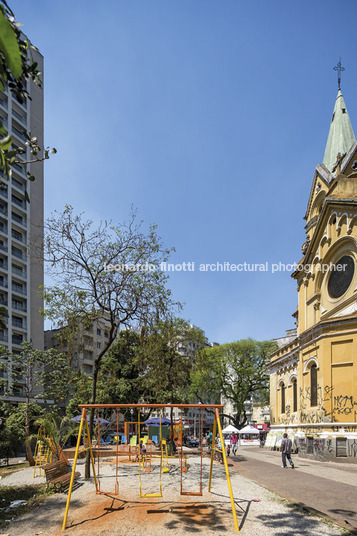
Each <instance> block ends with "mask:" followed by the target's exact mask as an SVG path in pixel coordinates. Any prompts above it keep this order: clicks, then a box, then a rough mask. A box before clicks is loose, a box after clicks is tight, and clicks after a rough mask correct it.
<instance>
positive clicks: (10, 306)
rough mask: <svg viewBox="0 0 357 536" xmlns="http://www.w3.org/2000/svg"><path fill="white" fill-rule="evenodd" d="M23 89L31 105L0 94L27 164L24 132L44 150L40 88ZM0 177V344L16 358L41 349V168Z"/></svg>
mask: <svg viewBox="0 0 357 536" xmlns="http://www.w3.org/2000/svg"><path fill="white" fill-rule="evenodd" d="M29 54H31V57H32V60H33V61H35V62H37V63H38V68H39V71H40V72H41V73H43V57H42V55H41V54H40V53H39V52H38V51H36V50H31V52H29ZM27 90H28V92H29V94H30V97H31V100H30V99H26V100H24V102H23V103H20V102H19V101H18V100H17V99H16V98H15V97H14V96H13V95H12V94H11V92H10V91H9V90H8V89H7V88H6V89H5V91H1V90H0V117H1V121H2V123H3V124H4V126H5V128H6V129H7V131H8V133H9V134H11V135H12V137H13V145H14V146H15V147H22V148H23V149H25V153H24V154H23V155H22V158H23V160H24V161H26V160H30V159H31V158H30V154H29V149H28V147H27V145H26V144H25V143H26V138H25V137H24V135H23V131H24V130H26V131H28V132H31V134H32V136H36V137H37V139H38V143H39V145H40V146H41V147H43V145H44V143H43V142H44V140H43V136H44V129H43V88H41V87H39V86H37V85H36V84H34V83H33V82H32V81H29V82H27ZM27 171H30V172H31V174H34V175H35V177H36V180H35V181H34V182H29V181H28V180H27V179H26V172H27ZM0 178H1V185H0V305H2V306H3V307H5V308H6V309H7V311H8V318H7V319H6V328H5V329H0V344H1V345H3V346H5V347H6V348H7V349H8V350H9V351H10V352H13V353H16V352H20V351H21V343H22V342H23V341H25V340H31V341H32V343H33V346H34V347H35V348H38V349H43V318H42V317H41V315H40V313H39V311H40V308H41V307H42V300H41V298H40V297H39V294H38V291H39V288H40V286H41V285H43V259H42V255H41V254H40V253H39V252H40V251H41V250H42V244H43V213H44V211H43V202H44V196H43V186H44V185H43V181H44V177H43V163H36V164H31V165H29V164H23V165H21V164H14V165H13V166H12V176H11V178H10V180H8V179H7V177H6V176H5V175H4V174H2V173H1V172H0ZM26 191H27V193H28V195H29V197H30V201H31V202H30V203H28V202H26V200H25V192H26ZM10 368H11V363H10ZM1 375H2V379H3V380H7V382H8V388H9V390H10V393H12V394H11V397H10V398H11V400H12V401H15V402H16V401H21V400H22V395H23V392H22V389H21V386H19V385H17V386H16V387H15V386H12V385H11V376H10V375H9V370H8V371H6V372H5V371H3V372H1ZM1 392H2V393H3V392H4V386H2V387H1Z"/></svg>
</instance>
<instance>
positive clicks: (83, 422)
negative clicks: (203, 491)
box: [62, 404, 239, 532]
mask: <svg viewBox="0 0 357 536" xmlns="http://www.w3.org/2000/svg"><path fill="white" fill-rule="evenodd" d="M79 408H80V409H82V418H81V421H80V426H79V433H78V440H77V446H76V451H75V454H74V460H73V466H72V475H71V481H70V484H69V489H68V496H67V502H66V509H65V514H64V519H63V524H62V531H64V530H66V524H67V517H68V511H69V505H70V501H71V494H72V489H73V483H74V475H75V471H76V464H77V459H78V453H79V450H80V443H81V436H82V431H83V427H84V425H85V427H86V432H87V439H88V447H87V448H86V449H84V450H89V452H90V459H91V464H92V470H93V476H94V483H95V489H96V493H100V492H99V490H98V483H97V478H96V473H95V464H94V457H93V451H92V444H91V437H90V434H89V427H88V421H87V411H86V410H87V409H92V408H94V409H97V410H99V409H104V408H110V409H115V410H117V411H119V410H120V409H121V408H138V409H139V415H140V409H142V408H152V409H154V408H155V409H164V408H179V409H185V408H187V409H189V408H200V409H201V410H205V409H211V410H212V409H213V410H214V425H213V437H212V449H211V464H210V474H209V484H208V491H209V492H211V487H212V471H213V458H214V452H215V451H217V452H220V453H221V454H222V457H223V463H224V468H225V473H226V478H227V484H228V491H229V496H230V500H231V507H232V514H233V520H234V526H235V530H236V532H239V525H238V519H237V512H236V507H235V502H234V497H233V490H232V484H231V479H230V475H229V469H228V462H227V456H226V449H225V448H224V439H223V434H222V427H221V421H220V416H219V410H220V409H222V408H223V406H222V405H221V404H80V405H79ZM139 429H140V426H139ZM217 430H218V434H219V437H220V440H221V446H222V450H221V449H218V448H216V446H215V438H216V433H217ZM160 436H161V422H160ZM139 437H140V436H139ZM160 440H161V437H160ZM81 452H83V450H82V451H81ZM139 467H140V461H139ZM161 470H162V454H161V461H160V495H156V494H155V495H140V496H141V497H148V496H149V497H162V488H161Z"/></svg>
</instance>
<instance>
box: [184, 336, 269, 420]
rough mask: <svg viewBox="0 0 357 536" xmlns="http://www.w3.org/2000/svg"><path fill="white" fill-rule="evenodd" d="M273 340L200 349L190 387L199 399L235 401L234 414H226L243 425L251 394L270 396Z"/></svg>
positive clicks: (249, 340)
mask: <svg viewBox="0 0 357 536" xmlns="http://www.w3.org/2000/svg"><path fill="white" fill-rule="evenodd" d="M275 348H276V344H275V343H274V342H272V341H262V342H259V341H255V340H253V339H245V340H240V341H236V342H232V343H228V344H223V345H222V346H218V347H214V348H208V349H206V350H205V351H204V353H201V354H200V356H199V359H198V360H197V361H196V363H195V366H194V369H193V371H192V375H191V381H192V384H191V389H192V390H193V391H194V393H195V394H196V396H197V397H198V398H199V400H201V401H203V399H204V398H206V400H207V399H211V400H212V401H214V402H218V399H219V395H220V396H221V399H222V401H223V403H224V401H228V402H230V403H231V404H232V407H233V414H232V415H227V414H224V416H225V417H227V418H228V419H230V420H231V421H232V422H233V424H234V426H236V427H237V428H241V427H242V426H244V424H246V422H247V415H246V410H245V405H244V402H245V401H246V400H248V399H249V398H250V397H251V396H253V398H254V397H255V398H257V397H258V398H259V400H261V401H263V400H266V399H268V398H269V371H268V364H269V360H270V355H271V354H272V352H273V351H274V350H275Z"/></svg>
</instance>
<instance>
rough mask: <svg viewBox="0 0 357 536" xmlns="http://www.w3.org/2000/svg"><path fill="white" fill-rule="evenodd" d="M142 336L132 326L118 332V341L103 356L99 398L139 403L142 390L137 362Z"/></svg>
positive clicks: (117, 401)
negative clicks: (131, 328)
mask: <svg viewBox="0 0 357 536" xmlns="http://www.w3.org/2000/svg"><path fill="white" fill-rule="evenodd" d="M139 349H140V336H139V335H138V334H137V333H136V332H134V331H130V330H123V331H121V332H120V333H119V337H118V341H117V342H115V343H114V344H113V346H112V347H111V349H110V351H109V353H108V354H107V355H106V356H104V358H103V361H102V365H101V371H100V376H99V386H98V402H99V403H101V404H106V403H107V404H108V403H112V402H113V400H115V402H116V403H118V404H119V403H126V404H130V403H133V404H137V403H138V402H139V400H140V398H141V396H142V394H143V386H142V379H141V375H140V369H139V367H138V366H137V365H138V356H139Z"/></svg>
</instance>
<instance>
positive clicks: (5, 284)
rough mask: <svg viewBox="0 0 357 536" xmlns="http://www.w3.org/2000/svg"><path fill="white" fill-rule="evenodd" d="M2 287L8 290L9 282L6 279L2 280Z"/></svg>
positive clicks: (0, 280)
mask: <svg viewBox="0 0 357 536" xmlns="http://www.w3.org/2000/svg"><path fill="white" fill-rule="evenodd" d="M0 287H2V288H8V284H7V281H5V280H4V279H0Z"/></svg>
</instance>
